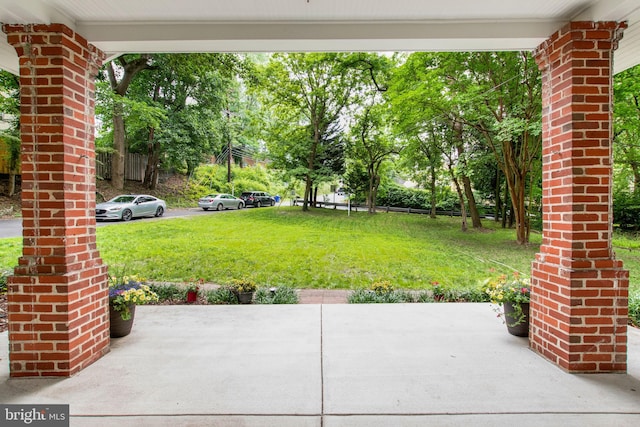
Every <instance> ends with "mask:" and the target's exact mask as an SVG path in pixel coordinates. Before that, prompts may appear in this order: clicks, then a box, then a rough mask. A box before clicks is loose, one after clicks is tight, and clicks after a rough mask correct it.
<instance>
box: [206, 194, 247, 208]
mask: <svg viewBox="0 0 640 427" xmlns="http://www.w3.org/2000/svg"><path fill="white" fill-rule="evenodd" d="M198 207H200V208H202V209H204V210H205V211H208V210H209V209H215V210H217V211H221V210H223V209H242V208H244V201H242V199H238V198H237V197H234V196H232V195H231V194H224V193H220V194H208V195H206V196H204V197H201V198H200V200H198Z"/></svg>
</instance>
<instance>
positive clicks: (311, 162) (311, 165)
mask: <svg viewBox="0 0 640 427" xmlns="http://www.w3.org/2000/svg"><path fill="white" fill-rule="evenodd" d="M313 127H314V130H313V145H312V146H311V152H310V153H309V158H308V159H307V168H308V172H307V180H306V186H305V189H304V200H303V202H302V210H303V211H308V210H309V198H310V197H311V190H312V187H313V180H312V179H311V174H312V173H313V170H314V169H315V164H316V154H317V151H318V144H319V143H320V130H319V129H318V125H317V123H315V124H314V126H313Z"/></svg>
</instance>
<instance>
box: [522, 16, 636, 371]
mask: <svg viewBox="0 0 640 427" xmlns="http://www.w3.org/2000/svg"><path fill="white" fill-rule="evenodd" d="M625 27H626V25H625V24H620V23H616V22H572V23H570V24H568V25H567V26H566V27H564V28H563V29H561V30H560V31H558V32H557V33H555V34H554V35H552V36H551V37H550V38H549V39H548V40H547V41H546V42H544V43H543V44H542V45H541V46H540V47H538V50H537V51H536V60H537V62H538V65H539V66H540V69H541V70H542V72H543V80H542V85H543V95H542V107H543V111H542V114H543V120H542V128H543V148H542V156H543V172H542V173H543V175H542V179H543V196H542V204H543V239H542V246H541V248H540V253H539V254H537V256H536V259H535V261H534V262H533V266H532V267H533V268H532V297H531V329H530V334H529V335H530V339H529V340H530V345H531V348H532V349H533V350H535V351H537V352H538V353H540V354H542V355H543V356H544V357H546V358H548V359H549V360H551V361H552V362H554V363H556V364H558V365H559V366H560V367H562V368H563V369H566V370H567V371H570V372H598V373H599V372H626V369H627V302H628V301H627V297H628V282H629V279H628V272H627V271H625V270H623V269H622V263H621V262H620V261H618V260H616V259H615V255H614V253H613V250H612V247H611V234H612V225H611V224H612V209H611V204H612V196H611V188H612V146H611V145H612V126H611V110H612V108H611V106H612V60H613V51H614V50H615V48H616V47H617V41H618V39H619V38H620V37H621V35H622V31H623V29H624V28H625Z"/></svg>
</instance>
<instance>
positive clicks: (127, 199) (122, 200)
mask: <svg viewBox="0 0 640 427" xmlns="http://www.w3.org/2000/svg"><path fill="white" fill-rule="evenodd" d="M134 200H135V196H118V197H114V198H113V199H111V200H109V201H110V202H111V203H131V202H133V201H134Z"/></svg>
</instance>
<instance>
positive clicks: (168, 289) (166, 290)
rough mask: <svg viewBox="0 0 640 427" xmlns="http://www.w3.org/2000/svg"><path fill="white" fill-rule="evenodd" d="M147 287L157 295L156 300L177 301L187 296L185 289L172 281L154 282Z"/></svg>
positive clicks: (161, 301)
mask: <svg viewBox="0 0 640 427" xmlns="http://www.w3.org/2000/svg"><path fill="white" fill-rule="evenodd" d="M149 288H151V290H152V291H153V292H155V293H156V294H157V295H158V302H160V303H163V302H171V303H174V302H177V301H183V300H184V299H185V298H186V297H187V290H186V289H185V288H183V287H180V286H178V285H176V284H173V283H167V284H162V283H155V284H151V285H149Z"/></svg>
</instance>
